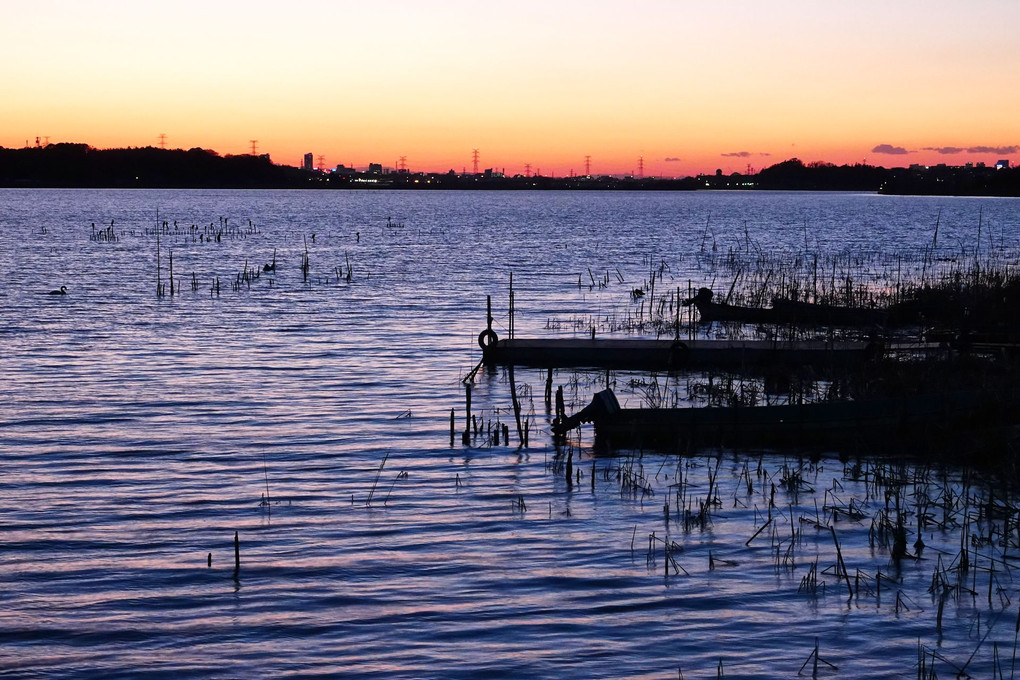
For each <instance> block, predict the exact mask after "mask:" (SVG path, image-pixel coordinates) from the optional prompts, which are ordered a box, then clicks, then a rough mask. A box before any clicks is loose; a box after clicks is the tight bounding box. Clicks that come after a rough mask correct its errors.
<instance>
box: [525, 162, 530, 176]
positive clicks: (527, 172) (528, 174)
mask: <svg viewBox="0 0 1020 680" xmlns="http://www.w3.org/2000/svg"><path fill="white" fill-rule="evenodd" d="M524 176H525V177H531V163H525V164H524Z"/></svg>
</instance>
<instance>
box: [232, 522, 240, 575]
mask: <svg viewBox="0 0 1020 680" xmlns="http://www.w3.org/2000/svg"><path fill="white" fill-rule="evenodd" d="M240 573H241V541H240V539H239V538H238V537H237V531H235V532H234V578H237V576H238V574H240Z"/></svg>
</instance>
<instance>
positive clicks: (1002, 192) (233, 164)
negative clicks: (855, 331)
mask: <svg viewBox="0 0 1020 680" xmlns="http://www.w3.org/2000/svg"><path fill="white" fill-rule="evenodd" d="M0 186H2V187H58V188H62V187H87V188H92V187H96V188H99V187H110V188H131V187H137V188H181V189H192V188H224V189H298V188H301V189H309V188H311V189H379V188H387V189H416V190H428V189H461V190H464V189H498V190H638V191H653V190H662V191H678V190H694V189H730V190H732V189H744V190H754V189H771V190H797V191H877V192H880V193H887V194H938V195H960V196H1020V170H1018V169H1017V168H1012V169H1011V168H1003V169H996V168H994V167H985V166H980V165H979V166H968V167H951V166H945V165H938V166H933V167H920V166H914V167H910V168H892V169H888V168H883V167H878V166H873V165H865V164H855V165H839V166H837V165H833V164H831V163H808V164H805V163H803V162H802V161H800V160H799V159H796V158H793V159H790V160H787V161H783V162H782V163H777V164H776V165H773V166H771V167H768V168H764V169H763V170H761V171H759V172H758V173H756V174H740V173H733V174H730V175H723V174H722V172H721V171H717V172H716V173H715V174H714V175H699V176H698V177H684V178H679V179H666V178H655V177H644V178H641V177H611V176H608V175H603V176H596V177H591V176H578V177H545V176H532V177H525V176H522V175H515V176H512V177H505V176H503V175H502V174H499V173H493V172H491V171H486V172H485V173H480V174H458V173H455V172H454V171H452V170H451V171H450V172H448V173H412V172H406V171H401V172H382V173H380V172H356V171H353V170H345V171H344V172H342V173H341V172H336V173H333V172H320V171H317V170H313V171H308V170H303V169H300V168H296V167H292V166H287V165H276V164H274V163H273V162H272V161H271V160H270V159H269V156H268V155H262V156H252V155H241V156H220V155H219V154H217V153H216V152H215V151H209V150H206V149H189V150H187V151H184V150H182V149H174V150H168V149H157V148H154V147H144V148H137V149H94V148H92V147H90V146H89V145H87V144H66V143H62V144H50V145H47V146H45V147H28V148H23V149H5V148H2V147H0Z"/></svg>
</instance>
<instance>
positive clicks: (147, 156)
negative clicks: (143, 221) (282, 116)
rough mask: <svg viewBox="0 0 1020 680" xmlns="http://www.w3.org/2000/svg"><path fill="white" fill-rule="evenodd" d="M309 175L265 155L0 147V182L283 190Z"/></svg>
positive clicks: (15, 184)
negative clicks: (278, 163) (274, 162)
mask: <svg viewBox="0 0 1020 680" xmlns="http://www.w3.org/2000/svg"><path fill="white" fill-rule="evenodd" d="M306 181H307V178H306V177H304V176H303V173H301V172H300V171H299V170H298V169H297V168H292V167H288V166H284V165H274V164H273V163H272V162H271V161H270V160H269V156H220V155H219V154H217V153H216V152H215V151H209V150H206V149H189V150H187V151H184V150H182V149H175V150H167V149H157V148H154V147H143V148H137V149H94V148H92V147H90V146H89V145H87V144H50V145H48V146H45V147H28V148H24V149H5V148H0V186H5V187H90V188H91V187H103V188H134V187H137V188H189V189H190V188H224V189H241V188H253V189H261V188H286V187H298V186H302V183H303V182H306Z"/></svg>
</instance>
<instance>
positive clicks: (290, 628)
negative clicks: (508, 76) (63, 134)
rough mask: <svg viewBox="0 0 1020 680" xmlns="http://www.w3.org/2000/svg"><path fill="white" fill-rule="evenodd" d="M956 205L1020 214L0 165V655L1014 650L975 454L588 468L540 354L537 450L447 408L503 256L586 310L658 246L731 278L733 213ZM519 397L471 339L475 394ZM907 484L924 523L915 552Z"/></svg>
mask: <svg viewBox="0 0 1020 680" xmlns="http://www.w3.org/2000/svg"><path fill="white" fill-rule="evenodd" d="M157 211H158V215H159V220H160V221H162V220H167V221H168V222H169V225H170V228H169V230H168V231H167V232H164V233H161V235H160V237H159V238H160V242H159V243H160V262H159V268H160V271H161V273H162V274H163V280H164V282H165V279H166V272H167V268H168V265H169V262H168V259H169V252H170V250H172V252H173V267H174V276H175V278H176V279H179V281H180V288H181V289H180V291H179V292H177V294H175V295H174V296H173V297H170V296H169V295H166V296H164V297H157V296H156V294H155V291H156V278H157V274H156V270H157V263H156V252H157V247H156V237H155V235H154V234H153V233H152V230H153V228H154V226H155V224H156V220H157V217H156V215H157ZM222 218H226V223H225V224H224V223H223V222H221V219H222ZM388 218H389V219H391V222H390V225H391V226H387V220H388ZM111 221H112V223H113V233H114V234H115V235H116V240H115V241H114V240H109V241H108V240H97V237H96V236H94V234H97V233H99V232H101V231H102V230H103V229H105V228H106V227H108V226H110V224H111ZM249 221H250V223H251V225H252V226H249ZM936 221H938V223H939V229H940V233H939V237H938V238H939V242H940V246H941V247H943V248H944V249H946V252H947V253H957V252H959V253H960V254H961V257H962V256H963V255H964V254H966V253H967V252H968V249H970V251H972V252H973V251H976V249H977V248H978V246H977V242H978V233H979V230H980V233H981V234H982V236H981V243H982V244H984V245H982V246H980V247H981V248H985V249H987V250H988V251H989V252H991V251H992V250H993V249H995V248H998V249H999V252H1001V253H1004V254H1003V255H1002V257H1003V258H1005V257H1008V253H1009V252H1013V251H1015V249H1016V247H1017V245H1018V240H1020V203H1017V202H1016V201H1010V200H1001V199H954V198H924V199H921V198H903V197H879V196H870V195H859V196H857V195H853V196H851V195H834V194H821V195H815V194H763V193H757V194H697V195H694V194H662V195H660V194H637V193H634V194H608V193H595V194H564V193H555V194H527V193H519V194H518V193H512V194H511V193H491V194H486V193H465V194H458V193H438V194H431V193H420V194H416V193H411V192H401V193H385V192H379V193H326V192H322V193H305V192H194V191H191V192H189V191H175V192H163V191H139V192H131V191H0V255H2V259H3V261H4V263H5V264H6V266H7V269H6V272H5V276H4V280H3V282H2V283H0V343H2V350H0V369H2V375H3V380H4V388H5V389H4V391H3V393H4V395H5V396H4V397H3V400H2V402H0V466H2V467H0V675H4V676H8V677H39V678H56V677H97V678H98V677H103V678H108V677H175V678H177V677H189V678H190V677H196V678H228V677H244V678H248V677H251V678H255V677H260V678H262V677H288V676H291V677H305V676H325V677H330V676H338V675H351V676H366V677H369V676H376V677H649V678H672V677H677V674H678V669H680V670H681V671H682V673H683V677H684V678H715V677H717V675H718V674H719V673H720V668H721V669H722V673H723V674H724V676H725V677H726V678H752V677H758V678H760V677H777V678H779V677H791V676H794V675H796V674H797V672H798V670H799V669H801V667H802V666H803V664H805V663H807V666H806V667H805V668H804V672H805V673H806V674H807V675H808V676H810V674H811V672H812V669H813V656H812V654H813V650H814V649H815V644H816V640H817V644H818V649H819V656H820V657H821V659H822V660H824V662H828V663H830V664H833V665H834V666H836V667H837V669H838V670H833V669H831V668H829V667H828V666H827V665H826V664H825V663H822V664H820V667H819V674H820V675H822V676H824V677H888V678H896V677H915V676H916V673H917V663H918V657H919V654H923V655H924V657H925V659H926V663H935V665H936V668H937V670H938V673H939V676H940V677H952V675H954V674H955V673H956V672H957V671H958V670H959V669H964V670H965V671H966V672H967V673H969V674H971V675H972V676H974V677H991V676H992V674H993V672H999V671H1001V672H1002V673H1003V674H1004V675H1009V674H1010V673H1011V666H1012V660H1013V656H1014V649H1015V645H1016V637H1015V624H1016V621H1017V606H1018V601H1020V583H1018V582H1017V581H1016V580H1015V579H1014V578H1013V575H1012V568H1013V566H1014V565H1015V560H1014V559H1013V558H1014V556H1015V555H1016V554H1017V551H1018V548H1017V533H1018V532H1017V526H1016V521H1015V519H1016V518H1015V515H1014V513H1012V511H1011V509H1010V508H1011V507H1012V504H1013V503H1015V501H1016V498H1015V497H1013V496H1011V495H1004V494H1003V493H996V495H994V496H993V493H992V491H990V490H989V489H988V488H987V487H986V486H985V485H984V484H983V482H982V481H981V479H979V478H975V477H970V478H968V479H967V481H966V482H963V481H961V479H962V473H961V472H960V471H956V470H949V471H946V472H945V473H943V472H941V471H935V470H929V469H927V468H921V469H918V468H914V467H908V468H905V469H892V468H890V467H889V466H887V465H884V464H883V465H875V466H871V465H870V464H867V463H866V464H865V465H864V466H863V467H858V468H853V467H847V466H845V465H844V464H843V463H842V462H840V461H839V460H838V459H837V458H836V457H834V456H822V457H821V459H820V460H817V461H805V460H801V459H799V458H798V457H797V456H794V455H786V456H783V455H779V454H775V453H768V452H743V453H737V452H732V451H725V450H724V451H717V452H712V454H711V455H706V456H698V457H693V458H682V459H681V458H678V457H676V456H668V455H662V454H655V453H647V452H646V453H643V454H642V453H640V452H624V453H622V454H621V455H620V456H616V457H606V458H601V457H600V458H597V459H593V458H592V457H591V455H590V450H589V449H588V448H587V447H588V444H590V433H588V432H586V433H585V434H583V435H582V439H581V442H580V443H579V444H575V446H574V447H573V449H572V450H573V456H574V458H573V464H574V465H575V467H576V470H577V471H578V476H576V477H575V478H574V483H573V484H572V485H570V486H569V487H568V485H567V483H566V481H565V479H564V475H563V472H562V458H561V457H558V456H557V452H556V450H555V449H554V448H553V447H552V446H551V441H550V438H549V435H548V419H547V415H546V412H545V407H544V404H543V400H542V396H541V395H542V389H543V388H542V381H543V377H544V376H543V375H540V374H538V373H537V372H534V371H532V372H528V371H524V370H520V371H518V375H517V376H516V377H517V380H518V381H519V382H521V383H522V384H523V388H522V393H523V394H524V396H525V397H526V398H525V410H526V415H527V416H528V417H529V419H530V420H531V422H532V429H531V434H530V442H529V444H530V445H529V447H527V448H523V449H522V448H519V447H518V446H517V437H516V433H515V432H513V431H512V432H511V440H510V445H509V446H506V445H502V443H501V444H500V445H491V444H485V445H483V444H482V443H481V440H480V439H477V440H475V441H474V442H473V444H472V445H471V446H464V445H462V444H461V443H460V440H459V436H458V441H457V443H456V444H455V445H454V446H452V447H451V446H450V441H449V413H450V409H451V408H455V409H456V412H457V417H458V419H462V418H463V398H464V397H463V387H462V386H461V383H460V380H461V379H462V378H463V377H464V376H465V375H466V374H467V373H468V372H469V371H470V370H471V369H472V368H474V366H475V364H476V363H477V361H478V358H479V351H478V349H477V345H476V344H475V338H476V335H477V334H478V332H479V331H480V330H481V329H482V328H483V327H484V322H485V296H486V295H487V294H489V295H492V296H493V300H494V316H495V317H496V322H495V324H494V325H495V328H496V329H497V331H498V332H500V333H501V334H504V333H505V330H506V327H507V324H508V321H509V320H508V317H507V313H506V308H507V302H506V300H507V297H508V292H509V278H510V273H511V272H512V273H513V277H514V279H513V280H514V290H515V300H516V307H517V314H516V317H515V323H516V330H517V333H518V334H519V335H550V334H555V335H566V334H570V333H571V332H573V331H574V329H578V332H582V333H583V332H587V330H586V329H587V327H588V326H589V325H590V324H591V323H592V322H593V319H594V323H596V324H597V325H600V329H601V328H602V324H603V323H604V321H605V320H606V319H609V320H619V319H622V318H626V317H627V316H628V315H629V314H631V315H632V314H634V310H635V303H634V302H633V301H632V300H631V297H630V295H629V292H630V290H631V289H632V288H633V287H635V286H639V285H641V283H642V282H643V281H645V280H646V279H647V278H648V276H649V272H650V271H651V270H652V269H658V270H660V271H664V277H663V278H662V279H660V283H659V284H658V285H660V286H664V287H684V288H686V286H687V285H688V281H689V280H690V281H692V282H693V285H698V284H699V283H714V284H715V285H716V287H717V288H718V287H719V285H720V284H719V281H721V280H724V279H723V278H722V273H721V270H719V271H715V270H713V265H712V263H711V262H710V260H711V258H712V252H713V251H712V250H711V245H706V244H714V245H715V248H716V250H715V251H714V253H715V254H716V255H717V256H718V257H722V255H723V254H724V253H726V252H729V251H736V252H740V251H741V250H742V251H743V252H745V253H749V252H752V251H753V250H754V249H757V250H758V251H759V252H768V253H773V254H775V253H779V255H777V257H780V258H782V257H785V255H783V253H791V255H790V257H793V255H792V253H797V252H800V253H802V254H803V253H808V254H810V253H875V252H878V253H883V254H884V255H890V254H892V255H895V254H897V253H906V254H908V255H909V254H910V253H916V252H917V251H918V250H919V249H921V248H923V247H924V246H925V245H926V244H928V243H929V242H930V241H931V239H932V236H933V228H934V225H935V223H936ZM175 222H176V223H177V227H178V228H177V229H174V227H173V225H174V223H175ZM93 224H94V225H95V231H94V230H93V227H92V225H93ZM393 224H396V225H398V226H392V225H393ZM192 225H195V227H196V228H195V229H191V227H192ZM216 233H219V234H220V238H219V239H218V240H217V239H216V238H215V234H216ZM209 235H213V239H212V240H211V241H209V240H207V238H206V237H207V236H209ZM199 237H201V238H199ZM306 250H307V254H308V262H309V276H308V280H307V281H306V280H304V277H303V275H302V270H301V263H302V258H303V256H304V254H305V252H306ZM274 251H275V257H276V262H277V269H276V271H275V273H273V274H268V273H267V274H262V275H261V276H260V277H259V278H258V279H256V280H254V281H251V283H250V285H249V284H248V282H243V283H242V285H241V286H240V287H239V288H238V289H236V290H235V288H234V286H233V285H232V284H234V282H235V281H236V278H237V275H238V273H239V272H241V271H242V270H243V269H244V268H245V266H247V267H248V268H258V269H261V268H262V265H263V264H266V263H269V262H271V261H272V260H273V255H274ZM947 259H948V258H947ZM889 261H891V260H889V259H888V258H886V259H883V260H882V262H885V263H888V262H889ZM663 267H666V268H665V269H663ZM348 274H349V275H350V278H349V280H348ZM589 277H590V278H591V281H589V280H588V279H589ZM217 278H218V279H219V282H220V290H219V294H218V295H217V294H216V293H215V290H214V288H215V282H216V279H217ZM579 280H580V281H581V284H582V285H580V286H579V285H578V282H579ZM606 280H608V282H609V283H608V285H605V286H598V285H594V286H592V285H589V284H591V283H592V282H595V281H606ZM193 282H194V284H193ZM60 285H65V286H67V288H68V295H66V296H57V295H48V294H47V293H48V291H49V290H51V289H53V288H57V287H59V286H60ZM193 285H194V289H193ZM610 325H611V324H610ZM600 332H601V330H600ZM555 378H556V382H557V384H567V385H569V387H570V389H569V390H568V392H569V394H571V395H572V397H573V398H574V399H576V401H577V402H585V401H587V399H588V398H589V397H590V394H591V392H592V391H594V390H596V389H601V385H600V384H598V377H597V376H592V375H588V374H575V373H571V372H568V371H562V372H558V373H557V374H556V376H555ZM520 387H521V386H519V388H520ZM635 399H636V397H635ZM509 406H510V397H509V388H508V383H507V379H506V376H505V374H503V373H502V372H486V371H483V372H481V373H480V374H479V376H478V379H477V382H476V384H475V387H474V390H473V411H474V412H475V413H476V414H477V415H479V416H480V417H482V418H483V419H484V420H485V421H486V422H488V421H494V420H497V419H498V420H500V421H501V422H502V423H510V424H511V430H513V429H514V428H513V416H512V413H511V412H510V411H509ZM462 427H463V424H462V422H460V420H459V421H458V429H461V428H462ZM593 476H594V479H592V477H593ZM773 487H774V488H775V491H773ZM267 490H268V503H267V502H266V493H267ZM710 490H711V492H712V498H713V499H717V501H718V502H717V503H715V504H713V505H712V506H711V508H710V512H709V513H708V517H707V521H705V522H703V523H699V522H693V521H691V520H690V518H689V517H688V518H687V521H685V516H684V513H683V510H684V509H686V510H689V511H690V512H691V513H695V514H696V513H697V512H698V508H699V505H701V504H703V503H704V502H705V499H706V498H708V497H709V492H710ZM897 490H898V492H899V493H898V494H897V493H894V492H895V491H897ZM897 497H898V498H899V499H900V502H901V504H902V506H903V508H902V509H903V510H904V513H905V514H907V515H909V517H908V524H909V528H910V531H911V534H910V537H909V542H910V544H911V545H912V544H913V542H914V540H915V539H916V538H917V533H916V532H917V529H918V525H917V516H918V515H920V516H921V517H922V518H923V521H924V523H925V526H924V528H923V530H922V532H921V535H922V536H923V539H924V542H925V544H926V546H927V547H926V548H925V549H924V551H923V552H922V555H921V559H919V560H904V561H902V562H901V563H900V564H899V566H898V567H897V565H896V564H894V562H893V560H892V559H891V558H890V555H889V552H888V549H887V548H886V547H885V545H886V543H885V542H884V540H883V538H884V537H883V536H882V535H881V532H882V527H883V521H884V520H885V519H886V518H888V517H892V516H895V499H896V498H897ZM770 500H772V501H774V507H772V508H771V509H770V507H769V506H770ZM667 508H668V510H667ZM833 508H835V509H837V510H838V512H837V513H836V516H835V518H834V517H833V514H832V512H831V510H832V509H833ZM908 510H909V512H908ZM1006 517H1008V518H1010V519H1009V522H1010V523H1009V524H1005V523H1004V522H1005V521H1006V520H1005V519H1004V518H1006ZM769 520H771V521H769ZM766 522H768V526H766V527H765V528H764V529H763V530H762V531H761V532H760V533H757V534H756V532H758V530H759V529H761V528H762V526H763V525H764V524H766ZM829 525H831V526H832V527H833V528H834V529H835V536H836V540H838V542H839V545H840V548H841V554H842V558H843V560H844V562H845V564H846V568H847V571H848V573H849V575H850V580H851V582H852V585H853V588H854V589H855V591H856V596H855V597H854V598H853V599H851V600H850V601H848V592H847V587H848V585H847V583H846V582H845V581H842V580H840V579H839V578H838V573H839V572H838V570H837V569H838V567H837V566H836V565H837V564H838V558H837V553H836V550H835V545H836V544H835V543H834V536H833V532H832V531H831V530H830V529H829V528H828V527H829ZM235 530H236V531H238V532H239V536H240V542H241V548H240V551H241V569H240V572H239V573H238V574H237V575H236V577H235V573H234V554H233V536H234V531H235ZM1004 534H1008V537H1004ZM664 541H668V543H664ZM665 545H668V546H669V547H670V552H669V555H668V557H667V555H666V554H665V552H664V546H665ZM962 546H970V550H969V551H968V553H967V554H968V560H969V564H968V567H969V568H968V569H967V570H966V571H964V570H962V569H959V568H958V567H959V566H960V565H959V561H960V557H961V547H962ZM911 551H913V548H911ZM210 559H211V566H210V565H209V560H210ZM879 574H881V575H879ZM940 602H941V603H942V604H941V611H942V614H941V632H939V629H938V620H939V618H940V617H939V611H940ZM919 650H920V651H919ZM933 658H934V662H933V661H932V659H933Z"/></svg>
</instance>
